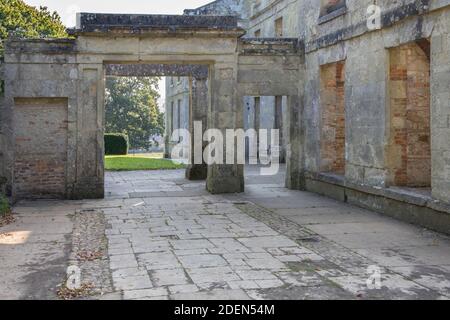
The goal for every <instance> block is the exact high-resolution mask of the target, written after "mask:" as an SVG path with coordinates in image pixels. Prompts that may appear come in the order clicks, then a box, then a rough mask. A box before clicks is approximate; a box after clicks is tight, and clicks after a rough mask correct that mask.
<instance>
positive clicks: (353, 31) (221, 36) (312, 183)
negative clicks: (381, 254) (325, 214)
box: [2, 0, 450, 233]
mask: <svg viewBox="0 0 450 320" xmlns="http://www.w3.org/2000/svg"><path fill="white" fill-rule="evenodd" d="M238 2H239V5H242V6H243V8H246V9H245V10H244V11H243V13H244V14H243V15H241V16H240V17H238V19H236V21H235V22H234V23H235V25H234V26H233V28H231V27H228V28H225V29H224V28H220V27H218V26H217V25H214V23H217V24H219V25H222V24H223V23H224V21H227V19H231V18H230V17H228V16H221V17H214V16H204V17H202V16H198V15H195V11H196V10H194V11H188V12H187V15H186V16H185V17H184V18H176V19H182V20H183V23H184V22H185V21H188V20H184V19H187V18H186V17H189V18H190V19H191V18H192V19H193V20H191V21H197V22H198V21H203V20H202V19H206V20H208V19H216V20H215V21H214V23H213V22H211V21H210V22H211V25H210V26H212V27H210V28H199V29H196V28H198V26H197V25H196V27H195V30H196V31H195V32H194V36H193V35H192V29H191V30H189V32H191V33H189V32H184V33H183V32H181V31H180V32H177V31H175V32H174V31H171V30H172V29H173V28H174V27H173V26H172V28H167V27H164V28H160V29H159V31H157V32H156V31H155V29H151V32H150V31H148V30H147V33H146V32H142V30H139V28H138V31H137V32H138V34H139V35H138V36H136V33H134V34H133V35H130V34H128V35H127V36H124V35H123V34H120V31H119V30H114V28H113V27H111V26H112V25H115V26H117V25H118V24H119V25H120V24H124V20H126V19H127V18H126V17H125V18H121V19H119V18H117V17H116V18H114V19H116V20H117V19H119V20H120V21H110V25H108V24H107V23H105V21H102V23H99V25H97V26H96V27H95V28H93V29H89V28H90V26H89V24H86V28H85V29H83V30H80V31H78V33H77V36H78V38H77V40H61V41H57V42H45V41H35V42H33V41H11V42H9V43H8V44H7V52H6V53H7V54H6V74H5V77H6V101H5V103H4V106H3V109H2V113H3V114H4V115H5V116H4V117H2V122H3V123H2V125H3V129H2V132H3V133H4V135H5V142H6V145H4V146H2V149H3V150H6V151H5V153H4V154H5V156H4V158H5V163H6V165H5V169H4V175H5V176H6V177H7V178H8V185H9V187H10V189H11V188H12V191H13V193H14V186H17V185H16V183H15V182H16V180H15V178H14V177H17V175H19V176H20V174H21V172H22V171H21V170H23V169H22V167H21V168H19V169H17V170H16V171H14V170H13V166H14V165H13V164H14V163H15V161H14V160H15V157H16V155H15V153H14V152H15V151H16V152H17V151H20V148H18V147H17V143H22V140H21V139H19V140H17V138H18V137H16V138H15V140H14V139H12V137H13V136H14V134H13V132H14V131H15V130H18V129H19V128H14V126H12V125H11V124H12V123H13V122H12V118H13V116H15V117H17V116H20V114H19V115H13V113H14V112H12V111H13V110H16V109H17V110H25V109H26V108H28V107H27V106H28V105H30V104H37V103H38V102H39V101H36V100H37V99H36V98H37V97H39V99H41V98H45V99H49V98H51V99H53V100H51V101H50V102H51V103H49V104H48V105H46V108H47V109H50V108H51V106H53V105H55V106H56V105H61V104H62V103H66V105H67V108H68V113H67V117H68V120H67V141H68V143H67V145H68V150H69V153H68V156H67V161H68V162H69V163H68V165H66V178H67V177H68V182H67V181H66V185H68V186H69V187H68V190H69V191H70V192H69V194H72V195H73V194H75V195H77V197H80V196H83V195H84V194H86V193H83V192H78V191H80V189H79V188H80V187H81V186H82V187H83V188H86V186H90V185H92V186H94V188H93V189H94V190H100V189H101V186H102V180H101V179H102V174H103V171H102V170H103V169H102V168H103V167H102V165H103V164H102V161H103V160H102V159H103V155H102V154H101V151H102V145H101V139H100V138H101V136H102V132H101V131H97V130H98V126H97V124H101V115H102V112H103V111H102V110H101V108H96V106H99V105H100V106H101V98H102V94H101V90H99V89H101V86H102V81H101V75H102V73H103V70H104V65H105V64H108V63H109V62H111V61H114V60H116V61H118V62H120V63H124V62H126V63H138V62H139V63H141V62H142V61H147V62H149V61H150V62H151V61H159V62H160V61H161V60H162V61H168V62H172V63H176V62H186V61H188V62H189V63H194V64H195V63H199V64H207V65H208V68H209V71H210V73H209V76H208V83H207V85H205V82H203V84H204V88H206V87H207V88H208V90H209V91H208V92H209V95H210V97H209V98H208V99H207V102H206V103H205V102H203V103H201V105H203V106H205V105H206V106H207V108H206V109H207V115H205V112H203V113H202V112H198V110H200V109H201V108H200V109H198V108H196V107H195V104H191V106H190V109H191V110H190V112H191V113H190V114H191V116H190V121H189V122H190V124H191V123H192V120H194V119H196V118H200V119H202V121H205V122H207V124H208V127H211V128H212V127H218V128H220V129H225V128H243V127H244V105H245V97H250V98H252V100H253V102H255V101H256V103H260V101H261V100H259V102H258V97H284V98H282V99H284V100H285V102H284V103H285V104H286V111H285V112H284V113H285V114H284V120H285V121H284V126H285V133H286V134H285V137H284V138H285V139H286V162H287V168H288V169H287V181H286V186H287V187H288V188H292V189H300V190H310V191H313V192H317V193H320V194H324V195H327V196H331V197H333V198H336V199H339V200H342V201H347V202H350V203H353V204H356V205H359V206H363V207H367V208H370V209H373V210H376V211H379V212H382V213H385V214H388V215H391V216H394V217H396V218H401V219H404V220H406V221H409V222H413V223H417V224H421V225H423V226H426V227H430V228H433V229H435V230H439V231H443V232H447V233H449V232H450V93H449V92H450V90H449V89H450V0H403V1H391V0H380V1H377V5H378V6H379V8H380V9H381V11H380V19H379V25H377V24H375V27H373V25H370V24H369V23H368V21H369V20H370V19H369V16H370V15H371V14H368V8H369V7H370V6H371V5H373V1H372V0H358V1H351V0H347V1H337V0H329V1H317V0H297V1H288V0H286V1H284V0H274V1H263V0H261V1H244V2H242V3H241V2H240V1H232V2H227V1H226V0H225V2H221V1H217V2H215V3H214V6H215V7H217V6H222V5H225V4H226V3H238ZM224 3H225V4H224ZM208 10H209V9H208V7H207V6H206V7H202V9H201V10H200V11H201V12H197V13H199V14H202V13H203V12H208V13H209V14H211V12H212V11H208ZM211 10H212V9H211ZM197 11H198V10H197ZM369 12H371V13H373V12H374V11H369ZM280 18H281V20H280ZM151 19H154V18H151ZM174 19H175V18H174ZM196 19H198V20H196ZM129 20H130V21H128V23H129V24H131V25H132V24H133V23H136V19H129ZM138 20H139V19H138ZM206 20H205V21H206ZM152 21H153V20H152ZM170 22H173V25H178V26H181V27H180V29H179V30H183V25H184V24H183V23H181V22H180V20H175V21H170V19H169V22H166V23H170ZM369 22H370V21H369ZM376 22H378V21H376ZM190 23H192V22H190ZM238 23H239V25H240V26H241V27H242V28H238V27H237V24H238ZM141 27H142V26H141ZM280 28H281V32H280ZM161 29H163V30H161ZM175 29H176V27H175ZM229 29H233V30H234V31H233V32H231V31H230V30H229ZM236 30H239V31H236ZM118 32H119V34H120V37H118ZM135 32H136V31H135ZM171 32H172V33H171ZM130 33H131V32H130ZM143 34H144V35H145V36H143ZM168 34H170V36H167V35H168ZM206 34H207V35H208V36H206ZM277 35H280V36H281V37H277V38H275V39H274V38H273V37H274V36H277ZM186 39H188V40H189V41H186ZM155 41H157V42H155ZM155 43H157V44H158V46H154V47H152V46H151V45H152V44H155ZM37 64H39V66H37ZM42 71H45V72H42ZM158 75H161V74H158ZM178 75H181V76H183V75H184V76H190V75H189V74H178ZM174 76H177V75H174ZM46 77H47V78H46ZM59 77H61V78H59ZM41 78H42V79H41ZM197 87H198V86H197ZM99 92H100V93H99ZM191 92H193V91H191ZM193 95H194V94H193ZM64 97H66V99H67V100H64V101H65V102H64V101H62V100H61V98H64ZM195 97H197V98H195V99H194V98H192V99H193V100H195V101H202V99H201V98H198V97H204V94H202V92H201V90H199V91H197V92H196V94H195ZM31 98H32V101H27V99H31ZM255 98H256V99H255ZM277 99H278V101H280V98H277ZM46 101H47V100H46ZM203 101H205V100H203ZM242 101H244V103H242ZM278 103H279V102H278ZM21 108H22V109H21ZM24 108H25V109H24ZM83 108H90V109H89V110H88V114H89V115H90V116H87V115H86V113H83V112H75V110H78V111H79V110H84V109H83ZM95 111H96V112H97V116H98V117H97V118H92V116H91V115H92V114H93V113H94V114H95ZM64 116H65V114H63V113H61V115H59V116H58V119H59V120H61V122H60V126H58V127H57V128H59V129H58V130H64V129H61V128H64V125H63V124H64ZM250 118H251V116H250ZM55 125H56V123H55ZM19 138H20V137H19ZM24 141H25V140H24ZM48 143H49V144H50V143H58V141H57V140H55V141H49V142H48ZM74 146H78V148H74ZM94 147H95V148H97V149H96V150H97V151H96V152H86V151H87V150H91V149H92V148H94ZM19 154H20V152H19ZM24 156H28V155H24ZM74 159H76V161H75V160H74ZM93 163H94V164H95V165H92V164H93ZM40 168H45V166H42V167H40ZM202 170H203V169H202ZM200 171H201V170H200ZM23 172H25V171H23ZM191 172H195V171H191ZM92 177H95V178H92ZM90 179H92V180H90ZM55 181H57V178H56V177H55ZM207 186H208V190H210V191H212V192H215V193H220V192H239V191H242V190H243V187H244V186H243V168H242V167H240V166H226V165H223V166H209V167H208V168H207ZM74 190H75V191H74ZM96 195H97V196H101V194H100V193H97V194H96Z"/></svg>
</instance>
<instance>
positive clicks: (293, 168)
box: [286, 96, 305, 190]
mask: <svg viewBox="0 0 450 320" xmlns="http://www.w3.org/2000/svg"><path fill="white" fill-rule="evenodd" d="M287 110H288V114H287V123H286V126H287V130H286V131H287V135H288V136H287V137H286V138H287V141H288V143H287V148H286V149H287V150H286V153H287V154H286V163H287V171H286V188H289V189H293V190H305V165H304V164H305V157H304V152H303V150H304V137H305V132H304V127H303V121H302V113H303V112H302V111H303V107H302V101H301V98H300V97H299V96H288V98H287Z"/></svg>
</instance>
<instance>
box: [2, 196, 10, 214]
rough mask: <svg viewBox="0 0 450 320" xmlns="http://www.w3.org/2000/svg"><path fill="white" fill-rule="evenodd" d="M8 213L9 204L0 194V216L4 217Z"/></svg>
mask: <svg viewBox="0 0 450 320" xmlns="http://www.w3.org/2000/svg"><path fill="white" fill-rule="evenodd" d="M8 213H10V208H9V203H8V200H7V199H6V197H5V196H4V195H2V194H0V216H2V217H3V216H6V215H7V214H8Z"/></svg>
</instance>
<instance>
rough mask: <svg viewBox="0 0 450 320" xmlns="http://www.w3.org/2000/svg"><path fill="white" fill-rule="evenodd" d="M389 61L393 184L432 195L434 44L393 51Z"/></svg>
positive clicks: (415, 44) (420, 43) (416, 44)
mask: <svg viewBox="0 0 450 320" xmlns="http://www.w3.org/2000/svg"><path fill="white" fill-rule="evenodd" d="M389 57H390V73H389V95H390V100H389V103H390V108H389V109H388V110H389V111H388V112H389V114H388V119H389V149H388V155H387V163H388V168H389V184H390V186H397V187H407V188H423V191H427V192H429V191H430V188H431V129H430V128H431V125H430V70H431V69H430V42H429V41H428V40H427V39H423V40H419V41H416V42H412V43H409V44H405V45H402V46H399V47H396V48H393V49H390V51H389ZM417 190H418V189H417Z"/></svg>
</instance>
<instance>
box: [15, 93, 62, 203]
mask: <svg viewBox="0 0 450 320" xmlns="http://www.w3.org/2000/svg"><path fill="white" fill-rule="evenodd" d="M67 114H68V104H67V99H65V98H16V99H15V100H14V118H13V119H14V124H15V127H14V135H15V137H14V145H15V159H14V194H15V196H16V197H17V198H23V197H25V198H29V197H32V198H65V197H66V167H67V136H68V135H67V125H68V120H67Z"/></svg>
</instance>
